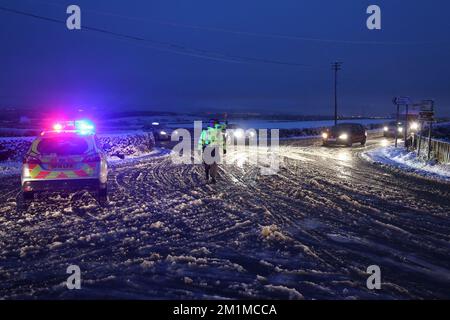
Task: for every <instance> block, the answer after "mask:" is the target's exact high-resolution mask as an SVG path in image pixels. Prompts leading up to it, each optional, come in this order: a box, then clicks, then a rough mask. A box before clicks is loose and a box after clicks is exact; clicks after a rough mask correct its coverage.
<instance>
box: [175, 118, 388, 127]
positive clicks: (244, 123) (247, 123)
mask: <svg viewBox="0 0 450 320" xmlns="http://www.w3.org/2000/svg"><path fill="white" fill-rule="evenodd" d="M341 122H346V123H361V124H364V125H371V124H382V123H386V122H389V120H386V119H351V120H342V121H341ZM229 123H233V124H236V125H238V126H239V127H242V128H244V129H312V128H324V127H330V126H333V125H334V121H333V120H323V121H280V120H251V119H250V120H241V119H236V120H229ZM205 124H207V123H205ZM169 126H170V127H172V128H179V127H182V128H193V127H194V122H193V121H192V122H183V123H170V124H169Z"/></svg>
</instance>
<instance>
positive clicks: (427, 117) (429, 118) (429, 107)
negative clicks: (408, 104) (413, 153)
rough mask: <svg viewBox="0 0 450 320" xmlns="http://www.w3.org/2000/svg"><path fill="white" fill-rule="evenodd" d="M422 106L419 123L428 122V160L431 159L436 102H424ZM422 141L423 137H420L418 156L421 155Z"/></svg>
mask: <svg viewBox="0 0 450 320" xmlns="http://www.w3.org/2000/svg"><path fill="white" fill-rule="evenodd" d="M421 104H422V106H421V108H420V112H419V121H420V122H421V123H425V122H428V155H427V158H428V160H430V159H431V132H432V130H433V122H434V101H433V100H423V101H422V103H421ZM421 141H422V136H420V137H419V149H418V155H420V142H421Z"/></svg>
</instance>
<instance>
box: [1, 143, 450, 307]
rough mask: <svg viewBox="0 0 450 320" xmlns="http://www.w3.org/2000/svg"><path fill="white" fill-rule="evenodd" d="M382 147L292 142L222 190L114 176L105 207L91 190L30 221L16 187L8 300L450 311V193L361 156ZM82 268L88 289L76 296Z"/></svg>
mask: <svg viewBox="0 0 450 320" xmlns="http://www.w3.org/2000/svg"><path fill="white" fill-rule="evenodd" d="M381 141H382V140H381V139H371V140H370V141H369V142H368V145H367V147H366V148H363V147H359V146H356V145H355V146H354V147H353V148H351V149H349V148H340V147H337V148H324V147H322V146H320V144H319V143H313V144H311V143H310V145H308V142H307V141H286V142H284V144H283V145H282V146H281V147H280V153H281V156H282V162H281V166H280V171H279V172H278V174H276V175H272V176H263V175H261V174H260V172H259V169H258V167H256V166H255V165H254V164H251V163H246V162H239V163H238V164H234V165H224V166H222V168H221V172H220V173H221V177H220V179H219V182H218V184H216V185H209V184H205V182H204V180H203V172H202V167H201V166H200V165H175V164H173V163H172V161H171V158H170V157H168V156H167V155H165V156H164V155H161V156H159V157H148V158H142V159H140V160H137V161H133V162H126V163H121V164H114V166H113V168H112V170H111V173H110V202H109V204H108V205H107V206H106V207H101V206H99V205H98V203H97V201H96V200H95V199H94V198H93V197H92V196H91V195H90V194H89V193H87V192H82V191H81V192H77V193H73V194H67V195H58V194H42V195H40V196H39V198H38V200H37V201H36V202H34V203H33V204H32V205H31V206H30V207H28V208H26V209H23V210H19V209H17V204H16V203H17V201H16V200H17V198H18V195H19V188H18V186H19V177H18V176H10V177H6V178H4V179H3V181H2V185H1V186H2V187H1V192H0V203H1V206H0V297H3V298H138V299H158V298H159V299H161V298H174V299H178V298H180V299H199V298H275V299H278V298H282V299H288V298H291V299H299V298H306V299H353V298H360V299H361V298H362V299H366V298H367V299H376V298H384V299H392V298H399V299H410V298H447V299H448V298H450V291H449V288H450V185H449V184H445V183H440V182H436V181H428V180H425V179H422V178H419V177H414V176H408V175H404V174H402V173H396V172H390V171H386V169H384V168H381V167H378V166H376V165H372V164H370V163H368V162H366V161H365V160H363V159H362V158H361V157H360V153H361V152H362V151H364V150H367V149H370V148H373V147H375V146H378V145H380V143H381ZM232 156H235V157H237V158H239V151H238V152H237V153H236V154H234V155H233V154H232ZM71 264H76V265H79V266H80V268H81V272H82V289H81V290H68V289H67V288H66V286H65V283H64V282H65V280H66V278H67V276H68V275H67V274H66V268H67V267H68V266H69V265H71ZM370 265H378V266H380V268H381V273H382V288H381V290H376V291H371V290H368V289H367V287H366V279H367V276H368V275H367V274H366V273H365V271H366V269H367V267H368V266H370Z"/></svg>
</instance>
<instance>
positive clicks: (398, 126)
mask: <svg viewBox="0 0 450 320" xmlns="http://www.w3.org/2000/svg"><path fill="white" fill-rule="evenodd" d="M404 130H405V128H404V125H403V123H402V122H398V123H397V121H391V122H389V123H386V124H385V125H384V126H383V136H384V137H386V138H393V137H395V133H396V132H397V136H398V137H400V136H401V135H402V134H403V132H404Z"/></svg>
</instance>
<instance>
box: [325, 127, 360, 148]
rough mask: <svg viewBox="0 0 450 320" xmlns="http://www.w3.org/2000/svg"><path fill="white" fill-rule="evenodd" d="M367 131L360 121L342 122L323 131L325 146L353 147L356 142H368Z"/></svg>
mask: <svg viewBox="0 0 450 320" xmlns="http://www.w3.org/2000/svg"><path fill="white" fill-rule="evenodd" d="M366 141H367V131H366V129H365V127H364V126H363V125H361V124H358V123H340V124H337V125H335V126H333V127H331V128H328V129H327V130H325V131H324V132H322V142H323V145H324V146H329V145H345V146H348V147H351V146H352V145H353V144H354V143H360V144H361V145H362V146H364V145H365V144H366Z"/></svg>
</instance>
